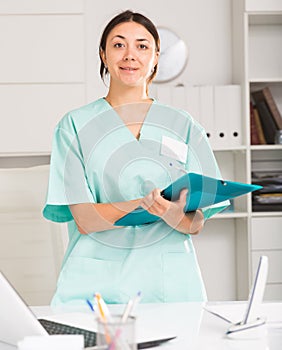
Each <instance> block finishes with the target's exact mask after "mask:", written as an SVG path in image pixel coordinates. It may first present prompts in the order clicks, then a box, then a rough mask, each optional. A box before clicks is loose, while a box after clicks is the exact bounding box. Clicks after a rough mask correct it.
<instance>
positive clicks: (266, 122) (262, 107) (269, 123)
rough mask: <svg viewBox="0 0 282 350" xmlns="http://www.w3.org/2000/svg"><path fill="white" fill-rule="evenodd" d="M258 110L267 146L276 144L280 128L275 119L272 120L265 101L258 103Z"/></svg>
mask: <svg viewBox="0 0 282 350" xmlns="http://www.w3.org/2000/svg"><path fill="white" fill-rule="evenodd" d="M256 108H257V110H258V114H259V119H260V121H261V125H262V129H263V133H264V136H265V139H266V142H267V144H274V143H275V136H276V132H277V130H278V128H277V125H276V123H275V121H274V119H273V118H272V115H271V113H270V110H269V109H268V107H267V104H266V102H265V101H264V100H261V101H258V102H257V103H256Z"/></svg>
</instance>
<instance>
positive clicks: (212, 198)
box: [115, 173, 262, 226]
mask: <svg viewBox="0 0 282 350" xmlns="http://www.w3.org/2000/svg"><path fill="white" fill-rule="evenodd" d="M185 188H187V189H188V193H187V198H186V205H185V208H184V211H185V212H190V211H194V210H196V209H199V208H205V207H208V206H210V205H212V204H216V203H220V202H224V201H225V200H228V199H232V198H235V197H238V196H241V195H244V194H246V193H249V192H253V191H256V190H258V189H261V188H262V186H259V185H254V184H246V183H241V182H235V181H225V180H221V179H216V178H213V177H209V176H204V175H201V174H196V173H188V174H185V175H183V176H182V177H180V178H179V179H177V180H176V181H174V182H173V183H172V184H170V185H169V186H168V187H166V188H165V189H164V190H163V191H162V192H161V195H162V196H163V197H164V198H165V199H167V200H170V201H175V200H177V199H178V198H179V194H180V192H181V191H182V190H183V189H185ZM159 219H160V218H159V217H158V216H156V215H152V214H150V213H149V212H148V211H147V210H145V209H143V208H141V207H138V208H136V209H135V210H133V211H132V212H130V213H128V214H126V215H125V216H123V217H122V218H120V219H119V220H117V221H116V222H115V225H116V226H136V225H143V224H149V223H152V222H155V221H157V220H159Z"/></svg>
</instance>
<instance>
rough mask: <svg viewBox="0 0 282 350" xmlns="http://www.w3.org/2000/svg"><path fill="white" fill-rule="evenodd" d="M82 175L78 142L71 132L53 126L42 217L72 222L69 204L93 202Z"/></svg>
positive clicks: (91, 194)
mask: <svg viewBox="0 0 282 350" xmlns="http://www.w3.org/2000/svg"><path fill="white" fill-rule="evenodd" d="M95 202H96V200H95V196H94V195H93V193H92V191H91V189H90V187H89V184H88V181H87V177H86V174H85V166H84V159H83V155H82V152H81V150H80V145H79V139H78V136H77V134H76V132H75V131H74V130H65V129H64V128H62V127H60V126H59V125H58V126H57V127H56V129H55V132H54V136H53V142H52V153H51V161H50V174H49V183H48V191H47V198H46V204H45V207H44V209H43V216H44V217H45V218H46V219H48V220H51V221H55V222H67V221H71V220H73V217H72V214H71V211H70V209H69V205H71V204H78V203H95Z"/></svg>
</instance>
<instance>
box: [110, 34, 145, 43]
mask: <svg viewBox="0 0 282 350" xmlns="http://www.w3.org/2000/svg"><path fill="white" fill-rule="evenodd" d="M115 38H120V39H123V40H126V38H125V37H124V36H123V35H119V34H118V35H115V36H114V37H113V38H112V40H114V39H115ZM136 41H138V42H140V41H147V42H148V43H149V42H150V41H149V40H148V39H145V38H144V39H143V38H140V39H136Z"/></svg>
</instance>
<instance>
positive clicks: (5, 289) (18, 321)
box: [0, 271, 176, 349]
mask: <svg viewBox="0 0 282 350" xmlns="http://www.w3.org/2000/svg"><path fill="white" fill-rule="evenodd" d="M83 316H89V315H88V314H83ZM91 317H92V315H91ZM52 334H82V335H83V336H84V346H85V347H91V346H95V345H96V334H97V333H96V332H95V331H91V330H88V329H85V328H80V327H76V326H75V327H74V326H71V325H68V324H64V323H59V322H55V321H53V320H48V319H37V318H36V316H35V315H34V314H33V312H32V311H31V310H30V308H29V307H28V306H27V305H26V303H25V302H24V300H23V299H22V298H21V297H20V296H19V294H18V293H17V292H16V290H15V289H14V288H13V286H12V285H11V284H10V282H9V281H8V279H7V278H6V277H5V276H4V274H3V273H2V272H1V271H0V342H4V343H7V344H10V345H14V346H15V345H17V343H18V342H19V341H20V340H22V339H23V338H24V337H26V336H34V335H44V336H48V335H52ZM174 338H176V337H175V336H172V337H167V338H161V339H156V340H154V339H153V340H149V341H142V342H139V343H138V344H137V349H145V348H149V347H155V346H158V345H160V344H162V343H164V342H167V341H169V340H171V339H174Z"/></svg>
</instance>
